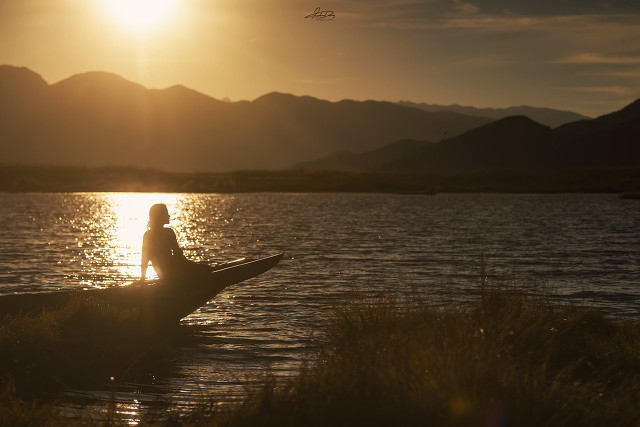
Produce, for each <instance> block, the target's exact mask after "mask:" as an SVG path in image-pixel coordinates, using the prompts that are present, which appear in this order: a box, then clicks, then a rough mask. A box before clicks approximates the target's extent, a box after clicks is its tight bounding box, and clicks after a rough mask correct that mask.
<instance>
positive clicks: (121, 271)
mask: <svg viewBox="0 0 640 427" xmlns="http://www.w3.org/2000/svg"><path fill="white" fill-rule="evenodd" d="M105 196H106V197H105V200H104V202H105V203H106V205H107V206H108V209H106V212H104V214H105V215H106V216H107V218H94V220H95V221H99V222H102V223H103V224H104V226H105V228H106V229H105V230H104V231H105V232H106V235H105V238H106V239H105V241H104V242H103V244H104V245H105V247H108V248H109V250H108V251H106V253H105V256H106V257H107V258H108V259H106V260H105V263H107V264H108V265H110V266H111V268H112V269H113V270H115V271H114V275H115V276H117V277H128V278H136V277H139V276H140V254H141V251H142V236H143V235H144V232H145V231H146V230H147V224H148V221H149V208H150V207H151V206H152V205H153V204H155V203H164V204H166V205H167V208H168V209H169V214H170V215H171V217H172V221H171V222H172V226H176V225H178V226H179V222H180V219H179V218H183V217H184V214H183V213H182V212H181V207H180V199H181V196H180V195H178V194H158V193H111V194H108V195H105ZM176 218H178V219H176ZM147 277H148V278H149V279H153V278H155V277H157V276H156V274H155V271H154V270H153V267H152V266H151V267H150V269H149V271H148V274H147ZM122 284H125V283H122Z"/></svg>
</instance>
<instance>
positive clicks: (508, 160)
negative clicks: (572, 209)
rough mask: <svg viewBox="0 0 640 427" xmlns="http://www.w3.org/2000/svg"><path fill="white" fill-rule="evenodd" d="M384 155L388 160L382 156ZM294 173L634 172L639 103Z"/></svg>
mask: <svg viewBox="0 0 640 427" xmlns="http://www.w3.org/2000/svg"><path fill="white" fill-rule="evenodd" d="M389 151H391V152H392V153H393V155H386V154H385V153H387V152H389ZM296 168H299V169H309V170H333V169H336V170H354V171H393V172H445V173H460V172H476V171H495V170H538V171H549V170H576V169H582V170H612V169H634V168H640V100H638V101H635V102H633V103H631V104H630V105H628V106H627V107H625V108H623V109H622V110H620V111H616V112H613V113H610V114H606V115H604V116H601V117H598V118H596V119H591V120H579V121H577V122H573V123H569V124H565V125H563V126H560V127H558V128H556V129H551V128H550V127H547V126H544V125H541V124H539V123H536V122H534V121H533V120H531V119H529V118H528V117H524V116H513V117H506V118H503V119H500V120H497V121H495V122H492V123H489V124H487V125H484V126H481V127H479V128H477V129H472V130H470V131H467V132H465V133H464V134H462V135H458V136H455V137H452V138H449V139H446V140H443V141H439V142H435V143H430V142H427V141H416V140H403V141H399V142H396V143H393V144H390V145H388V146H386V147H382V148H380V149H376V150H370V151H367V152H364V153H361V154H353V153H350V154H344V153H343V154H339V155H333V156H329V157H326V158H323V159H320V160H316V161H310V162H305V163H301V164H299V165H297V166H296Z"/></svg>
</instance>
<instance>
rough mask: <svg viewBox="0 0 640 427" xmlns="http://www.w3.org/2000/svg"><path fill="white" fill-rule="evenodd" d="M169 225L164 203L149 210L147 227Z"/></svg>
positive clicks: (167, 212)
mask: <svg viewBox="0 0 640 427" xmlns="http://www.w3.org/2000/svg"><path fill="white" fill-rule="evenodd" d="M165 224H169V211H168V210H167V205H165V204H164V203H157V204H155V205H153V206H151V209H149V225H150V226H151V227H162V226H163V225H165Z"/></svg>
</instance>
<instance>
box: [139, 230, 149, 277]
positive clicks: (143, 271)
mask: <svg viewBox="0 0 640 427" xmlns="http://www.w3.org/2000/svg"><path fill="white" fill-rule="evenodd" d="M147 240H148V236H147V233H144V237H142V256H141V257H140V258H141V259H140V280H142V281H143V282H144V280H145V279H146V278H147V268H148V267H149V244H148V242H147Z"/></svg>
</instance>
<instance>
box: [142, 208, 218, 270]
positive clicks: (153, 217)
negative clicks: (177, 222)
mask: <svg viewBox="0 0 640 427" xmlns="http://www.w3.org/2000/svg"><path fill="white" fill-rule="evenodd" d="M168 223H169V211H168V210H167V206H166V205H164V204H156V205H153V206H151V209H150V210H149V230H147V231H146V232H145V233H144V236H143V238H142V260H141V261H142V262H141V274H140V278H141V280H143V281H144V280H145V278H146V274H147V267H148V266H149V261H151V263H152V264H153V268H154V270H155V271H156V273H157V274H158V277H159V278H160V279H169V280H172V279H177V278H180V277H181V276H185V275H193V274H199V275H201V274H208V273H210V272H211V268H210V267H209V266H206V265H200V264H196V263H194V262H191V261H189V260H187V259H186V258H185V257H184V255H183V253H182V249H181V248H180V246H179V245H178V240H177V239H176V233H175V232H174V231H173V230H172V229H171V228H165V227H164V225H165V224H168Z"/></svg>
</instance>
